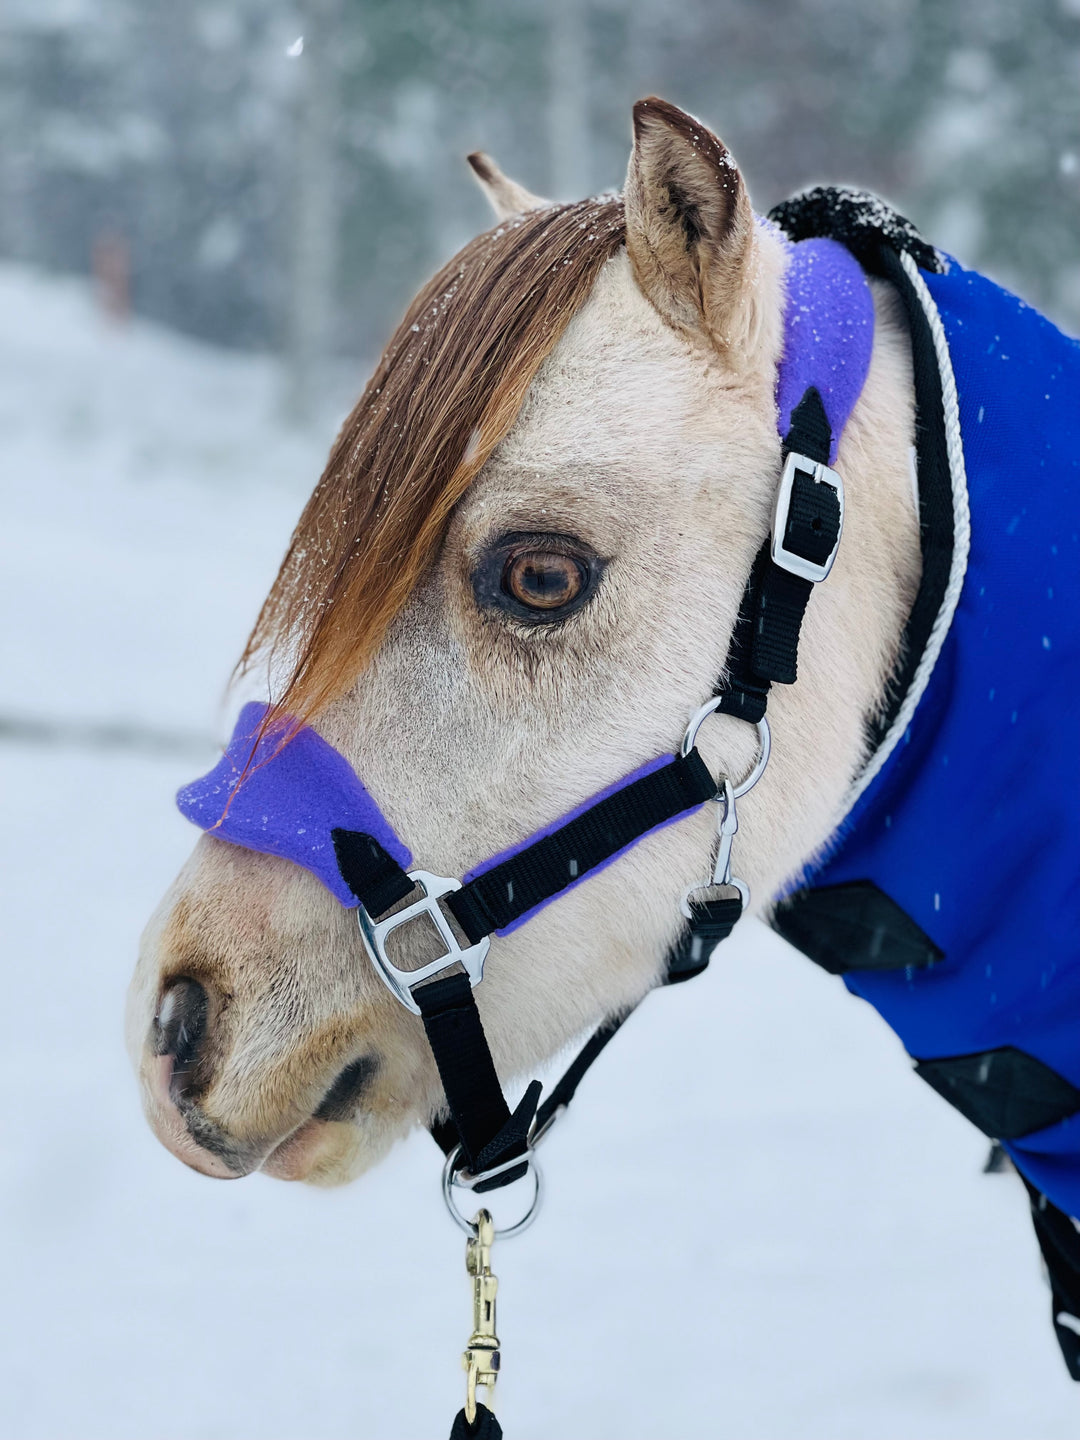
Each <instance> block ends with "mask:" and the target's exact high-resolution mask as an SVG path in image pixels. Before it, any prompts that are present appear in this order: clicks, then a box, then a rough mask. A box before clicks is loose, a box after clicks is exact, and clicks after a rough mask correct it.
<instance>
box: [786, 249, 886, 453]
mask: <svg viewBox="0 0 1080 1440" xmlns="http://www.w3.org/2000/svg"><path fill="white" fill-rule="evenodd" d="M788 257H789V259H788V269H787V275H786V277H785V283H786V286H787V309H786V311H785V314H784V351H783V355H782V357H781V360H780V368H779V371H778V373H777V381H776V405H777V409H778V411H779V419H778V429H779V431H780V436H781V438H783V436H785V435H786V434H787V432H788V430H789V429H790V428H791V412H792V411H793V410H794V409H795V406H796V405H798V403H799V401H800V400H801V399H802V397H803V395H804V394H805V393H806V390H807V389H808V388H809V386H811V385H816V386H817V389H818V393H819V394H820V395H821V398H822V401H823V402H824V405H825V414H826V415H827V416H828V417H829V428H830V429H831V430H832V447H831V449H830V451H829V463H830V464H832V463H833V461H835V459H836V450H837V446H838V445H839V443H840V436H841V435H842V434H843V431H844V426H845V425H846V424H847V422H848V417H849V416H850V414H851V412H852V410H853V409H854V408H855V402H856V401H857V400H858V398H859V395H860V394H861V393H862V388H863V384H864V382H865V380H866V373H867V371H868V370H869V368H870V353H871V351H872V349H873V346H874V301H873V297H872V296H871V294H870V287H869V285H868V284H867V283H866V276H865V275H864V274H863V272H862V267H861V266H860V264H859V262H858V261H857V260H856V259H855V257H854V256H853V255H852V254H851V253H850V251H848V250H847V249H845V247H844V246H843V245H841V244H840V243H839V241H837V240H801V241H800V242H799V243H798V244H797V245H790V246H789V247H788Z"/></svg>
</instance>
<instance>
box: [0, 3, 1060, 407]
mask: <svg viewBox="0 0 1080 1440" xmlns="http://www.w3.org/2000/svg"><path fill="white" fill-rule="evenodd" d="M313 27H314V28H313ZM327 30H328V31H329V32H330V36H331V39H330V42H329V44H322V43H321V42H320V41H319V40H318V38H317V37H318V36H320V35H322V34H323V32H325V31H327ZM305 31H307V32H308V35H309V38H308V39H307V40H306V42H305V50H304V52H303V53H302V54H296V53H294V54H291V55H290V53H289V51H290V48H292V47H294V45H295V41H296V40H297V38H298V37H299V36H300V35H301V34H302V33H304V32H305ZM312 37H316V38H312ZM309 47H310V48H309ZM650 91H656V92H659V93H662V94H665V95H667V96H668V97H669V98H671V99H672V100H674V101H676V102H677V103H679V104H681V105H684V106H686V107H687V108H689V109H691V110H693V111H695V112H696V113H699V114H701V115H702V117H703V118H705V119H706V120H708V121H709V122H710V123H712V124H713V125H715V126H716V127H717V128H718V129H719V131H720V133H721V134H722V135H723V136H724V138H725V139H726V140H727V142H728V143H729V144H730V145H731V146H732V148H733V150H734V152H735V154H736V155H737V157H738V159H739V161H740V163H741V164H742V166H743V168H744V169H745V171H746V173H747V177H748V180H749V183H750V186H751V192H752V194H753V196H754V198H755V201H756V203H757V205H758V207H759V208H761V209H767V208H768V206H769V205H771V204H772V203H773V202H774V201H775V200H777V199H779V198H781V196H783V195H784V194H787V193H790V191H791V190H792V189H794V188H797V187H801V186H803V185H806V184H809V183H813V182H816V181H822V180H826V181H846V182H849V183H855V184H859V185H863V186H866V187H868V188H874V189H879V190H881V191H882V192H883V193H885V194H886V195H887V196H888V197H889V198H890V199H892V200H893V201H894V202H896V203H897V204H898V205H899V206H900V207H901V208H902V209H904V210H905V211H907V213H909V214H910V215H911V217H912V218H913V219H914V220H915V221H916V222H917V223H919V224H920V225H921V226H922V228H923V229H924V231H925V232H926V233H927V235H928V236H929V237H930V238H931V239H933V240H935V241H936V242H937V243H940V244H942V245H943V246H946V247H951V248H953V249H954V250H955V251H956V252H957V253H958V254H959V255H960V257H961V258H962V259H964V260H966V261H968V262H969V263H974V264H977V265H979V266H981V267H983V268H985V269H988V270H989V271H990V272H991V273H994V274H997V275H998V276H1000V277H1001V278H1002V279H1004V280H1005V281H1006V283H1008V284H1011V285H1012V286H1013V287H1014V288H1016V289H1017V290H1019V291H1020V293H1022V294H1024V295H1026V296H1028V297H1029V298H1030V299H1031V300H1033V301H1034V302H1035V303H1037V304H1040V305H1042V306H1044V307H1046V308H1048V309H1049V310H1050V312H1051V313H1052V314H1054V315H1055V316H1056V317H1057V318H1059V319H1060V320H1062V321H1064V322H1065V323H1066V324H1069V323H1071V324H1072V325H1074V326H1077V325H1080V255H1078V245H1077V238H1076V237H1077V233H1078V229H1080V226H1078V218H1080V217H1078V213H1077V211H1078V205H1080V0H1025V3H1024V4H1023V5H1017V4H1016V3H1015V0H877V3H876V4H874V5H873V6H869V5H867V4H866V3H865V0H518V3H516V4H515V5H512V6H508V5H504V4H499V3H498V0H191V3H190V4H187V5H176V4H174V3H172V0H94V3H93V4H92V5H71V4H70V3H66V0H5V5H4V7H3V9H2V10H0V125H2V127H3V134H4V137H5V143H4V146H3V147H2V150H0V254H3V255H6V256H9V257H13V258H18V259H22V260H27V261H32V262H33V263H35V264H41V265H45V266H49V267H53V268H56V269H63V270H76V271H83V272H87V271H89V269H90V267H91V263H92V257H93V255H94V252H95V247H97V250H98V253H99V254H100V253H101V246H102V244H103V243H105V241H108V242H109V243H110V244H111V243H122V244H123V245H124V246H125V247H126V250H127V253H128V255H129V256H130V269H131V298H132V303H133V305H134V307H135V309H136V310H138V311H140V312H142V313H144V314H149V315H153V316H155V317H157V318H160V319H162V320H165V321H167V322H169V323H170V324H173V325H177V326H180V327H181V328H184V329H187V330H189V331H191V332H193V333H196V334H200V335H205V336H207V337H209V338H211V339H214V340H219V341H224V342H226V343H230V344H235V345H244V346H260V347H267V346H273V347H276V348H283V349H285V350H286V352H287V353H288V354H289V355H290V356H291V357H292V362H293V372H294V389H293V394H294V400H295V401H296V403H297V404H298V405H300V406H301V408H302V403H303V401H302V397H301V395H300V388H298V387H300V386H301V383H302V382H301V380H300V379H299V378H298V377H300V376H301V375H302V373H310V372H311V366H312V364H313V363H314V361H313V359H312V357H314V356H315V355H317V354H318V353H319V352H322V351H326V350H336V351H340V352H345V353H349V354H356V355H370V354H371V352H372V351H373V350H374V349H375V348H376V347H377V346H378V345H379V344H380V343H381V341H382V340H383V339H384V338H385V336H386V334H387V332H388V330H389V328H390V326H391V325H392V324H393V322H394V320H395V319H396V318H397V316H398V314H400V311H401V308H402V306H403V304H404V303H405V301H406V300H407V298H408V297H409V296H410V295H411V294H412V293H413V291H414V290H415V289H416V286H417V284H418V282H419V281H420V279H421V278H422V277H423V276H424V275H425V274H426V273H428V272H430V270H431V269H432V268H433V267H434V266H435V265H436V264H438V263H439V262H440V261H442V260H443V259H445V258H446V257H447V256H448V255H449V254H450V253H452V251H453V250H454V249H455V248H456V247H457V246H458V245H459V244H460V243H462V241H463V240H464V239H466V238H467V237H468V236H469V235H470V234H472V233H474V232H475V231H476V230H477V229H478V228H480V227H481V226H483V225H486V224H487V223H488V216H487V212H486V209H485V206H484V203H483V200H482V198H481V197H480V196H479V194H478V193H477V192H476V190H475V187H474V186H473V185H472V184H471V182H470V180H469V178H468V173H467V170H466V169H465V167H464V165H463V159H462V157H463V156H464V155H465V153H466V152H468V151H469V150H472V149H478V148H479V149H490V150H491V151H492V152H493V153H494V154H495V155H496V157H497V158H498V160H499V162H500V164H502V165H503V167H504V168H505V169H507V170H508V171H509V172H510V173H512V174H514V175H515V176H516V177H518V178H520V179H521V180H522V182H523V183H525V184H526V185H528V186H529V188H530V189H534V190H537V191H539V192H540V193H544V192H548V193H553V194H556V195H563V194H567V195H569V194H573V193H579V192H582V191H584V190H587V189H593V188H599V187H602V186H617V185H619V184H620V183H621V180H622V176H623V173H624V171H625V166H626V157H627V152H628V144H629V109H630V105H631V103H632V101H633V100H634V99H635V98H637V97H638V96H639V95H641V94H645V93H648V92H650ZM303 383H306V382H303Z"/></svg>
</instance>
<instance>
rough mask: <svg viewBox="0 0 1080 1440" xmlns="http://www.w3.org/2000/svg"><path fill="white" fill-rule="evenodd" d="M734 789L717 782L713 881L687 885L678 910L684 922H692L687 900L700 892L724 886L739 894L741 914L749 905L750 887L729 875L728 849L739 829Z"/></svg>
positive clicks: (725, 778)
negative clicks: (685, 919) (684, 917)
mask: <svg viewBox="0 0 1080 1440" xmlns="http://www.w3.org/2000/svg"><path fill="white" fill-rule="evenodd" d="M736 794H737V791H736V788H735V787H734V786H733V785H732V783H731V781H730V780H729V779H728V777H727V776H726V775H724V776H723V777H722V779H721V782H720V793H719V795H717V797H716V802H715V803H716V837H717V840H716V860H715V861H714V862H713V873H712V878H711V879H709V880H706V881H704V883H700V882H699V883H695V884H693V885H688V886H687V887H686V889H685V890H684V891H683V893H682V897H681V899H680V901H679V908H680V910H681V911H682V913H683V914H684V915H685V916H686V918H687V920H693V918H694V916H693V912H692V910H691V909H690V896H691V895H693V894H695V893H696V892H697V891H699V890H711V889H714V888H719V887H721V886H724V885H728V886H730V887H731V888H732V889H733V890H736V891H738V894H739V899H740V900H741V902H742V908H743V910H745V909H746V907H747V906H748V905H749V904H750V887H749V885H747V884H746V882H745V880H740V879H739V878H738V876H736V875H732V873H731V847H732V844H733V842H734V839H735V836H736V834H737V833H738V829H739V817H738V815H737V813H736V810H735V796H736Z"/></svg>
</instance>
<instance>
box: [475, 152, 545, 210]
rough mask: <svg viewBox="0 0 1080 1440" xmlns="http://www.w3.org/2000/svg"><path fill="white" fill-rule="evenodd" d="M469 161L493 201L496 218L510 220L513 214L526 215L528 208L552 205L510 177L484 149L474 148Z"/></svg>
mask: <svg viewBox="0 0 1080 1440" xmlns="http://www.w3.org/2000/svg"><path fill="white" fill-rule="evenodd" d="M468 161H469V164H470V165H471V166H472V172H473V174H474V175H475V176H476V178H477V180H478V181H479V182H480V189H481V190H483V192H484V194H485V195H486V196H487V198H488V200H489V201H490V202H491V208H492V209H493V210H494V211H495V218H496V220H509V218H510V216H511V215H524V214H525V212H526V211H527V210H543V209H544V207H545V206H547V205H550V203H551V202H550V200H541V198H540V196H539V195H533V194H531V193H530V192H529V191H528V190H526V189H525V188H524V186H522V185H518V184H516V183H515V182H514V181H513V180H510V179H508V177H507V176H505V175H504V174H503V173H502V171H501V170H500V169H499V167H498V166H497V165H496V164H495V161H494V160H492V158H491V156H490V155H485V154H484V152H483V151H482V150H474V151H473V153H472V154H471V155H470V156H468Z"/></svg>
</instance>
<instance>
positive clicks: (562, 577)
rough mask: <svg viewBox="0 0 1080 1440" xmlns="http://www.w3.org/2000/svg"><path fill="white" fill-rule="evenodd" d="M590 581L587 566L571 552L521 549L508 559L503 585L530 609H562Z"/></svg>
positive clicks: (504, 589) (506, 592)
mask: <svg viewBox="0 0 1080 1440" xmlns="http://www.w3.org/2000/svg"><path fill="white" fill-rule="evenodd" d="M588 582H589V572H588V570H587V569H586V567H585V566H584V565H583V564H582V563H581V562H580V561H579V560H577V559H575V557H574V556H572V555H560V554H557V553H555V552H553V551H550V550H522V551H519V552H518V553H517V554H516V555H511V556H509V557H508V559H507V561H506V565H505V567H504V569H503V575H502V588H503V591H504V593H505V594H507V595H510V596H512V597H513V598H514V599H515V600H516V601H518V603H519V604H521V605H525V606H527V607H528V608H529V609H530V610H548V611H550V610H561V609H562V608H563V607H564V606H566V605H569V604H571V603H572V602H573V601H574V600H576V599H577V598H578V596H579V595H580V594H581V592H582V591H583V590H584V589H585V586H586V585H587V584H588Z"/></svg>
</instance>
